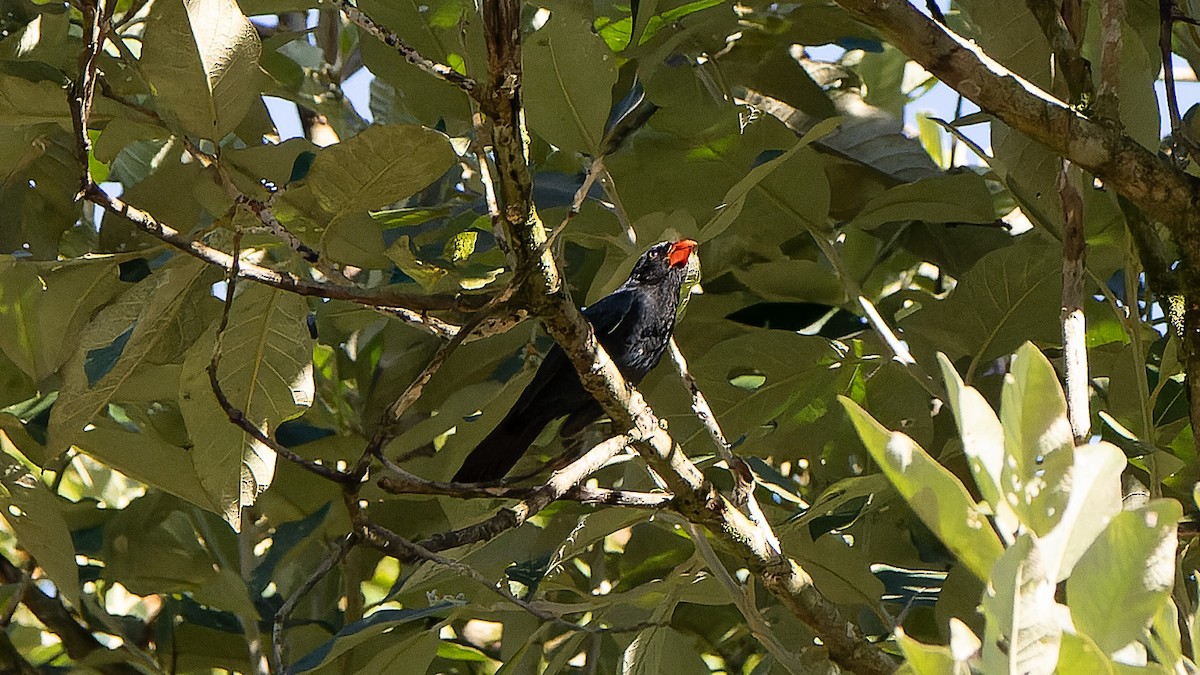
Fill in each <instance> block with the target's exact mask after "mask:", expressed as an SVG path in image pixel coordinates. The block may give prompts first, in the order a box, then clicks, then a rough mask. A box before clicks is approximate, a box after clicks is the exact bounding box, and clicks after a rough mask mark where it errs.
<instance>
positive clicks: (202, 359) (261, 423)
mask: <svg viewBox="0 0 1200 675" xmlns="http://www.w3.org/2000/svg"><path fill="white" fill-rule="evenodd" d="M307 316H308V304H307V303H306V302H305V300H304V299H303V298H301V297H300V296H297V295H295V294H293V293H288V292H285V291H280V290H276V289H271V288H267V287H264V286H259V285H256V284H255V285H248V286H244V287H242V288H241V289H239V292H238V295H237V297H236V298H235V299H234V302H233V308H232V311H230V313H229V327H228V329H227V330H226V332H225V335H224V338H223V340H222V343H221V362H220V368H219V375H220V383H221V388H222V389H223V390H224V392H225V395H226V396H228V397H229V400H230V402H231V403H232V404H233V405H234V406H235V407H236V408H237V409H239V410H241V411H242V412H243V413H245V414H246V417H247V419H249V420H250V421H251V422H252V423H253V424H254V426H255V427H257V428H259V429H261V430H262V431H263V432H264V433H266V434H267V435H271V434H273V433H274V430H275V428H276V427H277V426H279V424H280V423H282V422H283V421H285V420H287V419H290V418H292V417H295V416H296V415H298V414H300V413H301V412H303V411H304V409H305V408H307V407H308V406H310V405H312V399H313V393H314V392H313V372H312V338H311V337H310V336H309V332H308V326H307V323H306V319H307ZM215 339H216V327H215V326H214V327H213V329H212V330H211V331H210V332H209V333H208V334H206V335H205V336H204V337H203V338H201V339H200V340H198V341H197V342H196V343H195V344H194V345H193V346H192V347H191V349H189V350H188V353H187V357H186V358H185V359H184V362H183V374H182V376H181V385H180V411H181V412H182V413H183V417H184V419H185V420H186V422H187V428H188V433H189V435H190V436H191V439H192V443H193V444H194V447H193V450H192V461H193V463H194V464H195V466H196V470H197V472H199V474H200V477H201V484H202V485H203V487H204V491H205V492H206V493H207V494H208V495H209V496H210V498H211V499H212V501H213V503H215V504H216V505H217V506H218V508H219V509H220V510H219V511H218V512H219V513H220V514H221V515H222V516H224V518H225V519H226V520H228V521H229V522H230V523H231V524H232V525H233V526H234V527H235V528H237V527H238V525H239V522H240V513H241V507H242V506H247V505H250V504H253V503H254V499H255V497H257V496H258V494H259V493H260V492H262V491H263V490H265V489H266V488H267V486H268V485H270V483H271V479H272V477H273V476H274V473H275V453H274V452H273V451H271V450H270V449H269V448H267V447H266V446H264V445H262V444H260V443H259V442H258V441H256V440H254V439H253V438H252V437H251V436H250V435H249V434H246V433H245V432H244V431H242V430H241V429H240V428H238V427H236V426H234V425H233V424H232V423H231V422H230V421H229V419H228V417H227V415H226V413H225V411H224V410H222V409H221V407H220V405H219V404H218V402H217V399H216V397H215V395H214V394H213V391H212V387H211V384H210V382H209V377H208V372H207V368H208V365H209V363H210V361H211V359H212V354H213V344H214V341H215Z"/></svg>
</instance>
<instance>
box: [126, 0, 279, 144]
mask: <svg viewBox="0 0 1200 675" xmlns="http://www.w3.org/2000/svg"><path fill="white" fill-rule="evenodd" d="M261 53H262V44H261V43H260V42H259V40H258V33H257V32H255V30H254V27H253V26H252V25H251V24H250V21H249V20H248V19H247V18H246V17H245V16H244V15H243V14H242V12H241V10H240V9H238V6H237V3H236V2H234V0H163V1H162V2H156V3H155V4H154V6H153V8H152V10H151V12H150V15H149V17H147V20H146V34H145V39H144V41H143V46H142V58H141V59H140V60H139V61H138V63H139V64H141V68H142V70H143V71H144V72H145V74H146V77H147V78H149V80H150V83H151V85H152V86H153V87H154V90H155V92H156V97H155V99H154V100H155V101H156V102H157V104H158V105H159V106H160V112H161V113H162V114H163V115H164V117H166V118H168V119H171V120H174V121H175V122H176V123H178V124H179V126H180V127H181V128H182V130H183V131H184V132H185V133H187V134H189V135H194V136H199V137H201V138H208V139H211V140H214V141H219V140H221V139H222V138H224V137H225V135H226V134H228V133H229V132H231V131H233V130H234V129H235V128H236V127H237V126H238V124H239V123H240V122H241V121H242V118H243V117H245V115H246V113H247V112H248V111H249V110H250V106H251V105H252V104H253V103H254V102H255V100H256V99H257V98H258V96H259V92H260V90H261V87H259V84H258V78H259V73H260V72H261V71H260V70H259V68H258V58H259V56H260V54H261ZM245 140H254V141H257V140H258V139H245Z"/></svg>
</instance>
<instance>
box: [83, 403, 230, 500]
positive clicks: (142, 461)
mask: <svg viewBox="0 0 1200 675" xmlns="http://www.w3.org/2000/svg"><path fill="white" fill-rule="evenodd" d="M170 384H171V386H172V387H173V388H175V389H177V388H178V386H179V384H178V381H175V382H172V383H170ZM75 444H76V445H77V446H78V447H79V448H80V449H81V450H83V451H84V452H86V453H87V454H88V455H89V456H91V457H93V458H95V459H97V460H99V461H101V462H104V464H105V465H106V466H109V467H112V468H113V469H116V470H117V471H120V472H121V473H123V474H125V475H126V476H129V477H130V478H133V479H134V480H137V481H141V482H142V483H145V484H147V485H152V486H154V487H156V488H158V489H160V490H163V491H164V492H167V493H169V494H172V495H175V496H176V497H179V498H180V499H185V500H187V501H189V502H191V503H193V504H195V505H196V506H199V507H200V508H203V509H207V510H209V511H213V512H216V513H220V508H219V507H218V506H217V504H216V503H215V502H214V501H213V499H212V498H211V497H210V496H209V495H208V494H207V493H206V492H205V491H204V488H203V487H202V486H201V480H200V474H199V473H198V472H197V471H196V467H195V466H194V465H193V464H192V453H191V451H189V450H187V449H185V448H182V447H179V446H177V445H173V444H172V443H169V442H167V441H166V440H164V439H163V438H162V437H161V436H160V435H159V434H157V433H155V432H154V431H153V430H152V429H140V430H139V431H130V430H129V429H128V428H126V427H124V426H122V425H120V424H118V423H117V422H114V421H113V420H111V419H108V418H102V419H99V420H97V421H96V423H95V424H94V425H93V426H92V427H90V428H89V429H88V430H87V431H86V432H84V433H83V434H82V435H80V437H79V438H78V439H77V440H76V442H75Z"/></svg>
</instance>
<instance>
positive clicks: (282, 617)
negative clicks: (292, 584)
mask: <svg viewBox="0 0 1200 675" xmlns="http://www.w3.org/2000/svg"><path fill="white" fill-rule="evenodd" d="M357 543H358V535H356V534H354V533H353V532H351V533H350V534H348V535H346V536H345V537H342V539H341V540H340V541H339V542H338V545H337V548H335V549H334V550H333V551H332V552H331V553H330V554H329V555H328V556H326V557H325V559H324V560H322V561H321V564H320V565H318V566H317V569H315V570H313V573H312V574H310V575H309V576H308V578H307V579H305V580H304V583H303V584H301V585H300V588H297V589H296V590H295V592H293V593H292V595H291V597H289V598H288V599H287V601H286V602H284V603H283V606H282V607H280V608H279V611H278V612H275V618H274V621H272V623H271V657H272V658H271V669H272V670H274V671H275V672H276V673H281V674H284V673H287V672H288V671H287V668H286V666H285V664H284V660H283V624H284V623H285V622H287V620H288V617H290V616H291V615H292V612H294V611H295V610H296V605H297V604H299V602H300V600H301V599H303V598H304V596H305V595H307V594H308V592H309V591H311V590H312V589H313V588H315V587H316V585H317V584H319V583H320V582H321V579H324V578H325V575H326V574H329V571H330V570H332V569H333V568H334V567H336V566H337V565H338V564H339V563H341V562H342V560H343V559H344V558H345V557H346V554H347V553H349V552H350V549H352V548H354V546H355V544H357Z"/></svg>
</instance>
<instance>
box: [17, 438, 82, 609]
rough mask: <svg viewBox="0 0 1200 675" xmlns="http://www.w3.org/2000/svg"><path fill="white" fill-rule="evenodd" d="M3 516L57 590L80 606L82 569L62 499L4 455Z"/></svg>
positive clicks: (72, 602)
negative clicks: (64, 513) (77, 565)
mask: <svg viewBox="0 0 1200 675" xmlns="http://www.w3.org/2000/svg"><path fill="white" fill-rule="evenodd" d="M0 472H3V473H0V510H2V512H0V516H2V517H3V518H4V520H6V521H8V525H9V527H11V528H12V531H13V532H14V533H16V535H17V543H18V544H19V545H20V546H21V548H23V549H25V550H26V551H28V552H29V554H30V555H32V556H33V558H34V560H36V561H37V564H38V566H39V567H41V568H42V569H43V570H45V571H46V576H47V577H49V578H50V580H51V581H53V582H54V586H55V588H57V589H58V592H59V593H61V594H62V595H63V597H65V598H66V599H68V600H70V601H71V604H72V605H74V606H75V607H79V606H80V605H79V568H78V567H76V565H75V544H74V543H72V541H71V532H70V530H69V529H68V528H67V522H66V521H65V520H64V519H63V514H62V509H61V506H60V505H61V503H63V502H61V501H60V500H59V498H58V497H57V496H56V495H55V494H54V493H53V492H51V491H50V489H49V488H47V487H46V485H45V483H43V482H42V481H41V479H39V478H38V477H37V476H36V475H34V474H33V473H32V472H31V471H30V470H29V469H27V468H26V467H25V465H24V464H22V463H20V462H19V461H17V460H16V458H14V457H13V456H12V455H9V454H8V453H6V452H0Z"/></svg>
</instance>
